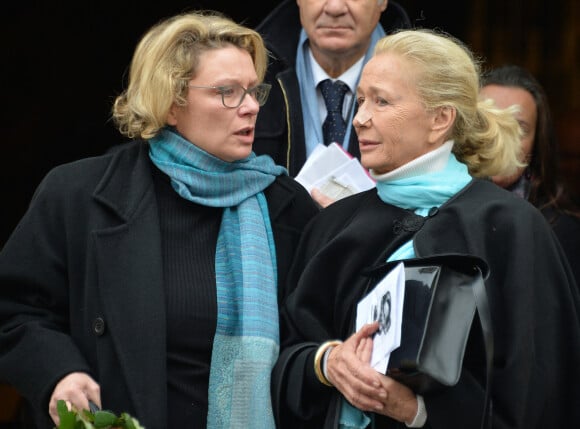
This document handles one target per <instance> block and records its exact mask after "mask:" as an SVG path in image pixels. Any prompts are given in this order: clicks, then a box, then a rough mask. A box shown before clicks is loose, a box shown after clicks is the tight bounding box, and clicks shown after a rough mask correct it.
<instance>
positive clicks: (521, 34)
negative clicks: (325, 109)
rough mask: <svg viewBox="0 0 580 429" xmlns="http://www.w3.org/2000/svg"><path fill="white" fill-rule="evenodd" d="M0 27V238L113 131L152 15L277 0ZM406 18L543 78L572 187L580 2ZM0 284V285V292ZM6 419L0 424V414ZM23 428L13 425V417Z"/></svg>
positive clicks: (254, 14) (484, 0) (579, 96)
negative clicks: (43, 183)
mask: <svg viewBox="0 0 580 429" xmlns="http://www.w3.org/2000/svg"><path fill="white" fill-rule="evenodd" d="M5 3H6V4H4V5H3V18H4V19H3V20H2V21H3V22H2V25H1V26H0V31H1V32H2V33H1V34H0V35H1V37H0V48H1V49H0V52H1V53H2V63H1V64H2V66H1V67H0V70H1V72H0V77H1V88H2V92H1V96H2V100H3V102H4V106H3V108H2V113H0V121H1V122H0V125H1V128H0V129H1V131H2V134H1V135H2V138H1V139H0V145H1V146H0V150H1V152H0V153H1V154H2V161H3V162H2V168H0V195H1V201H2V222H1V227H0V246H3V245H4V243H5V241H6V239H7V238H8V236H9V234H10V233H11V232H12V230H13V229H14V227H15V226H16V224H17V222H18V220H19V219H20V217H21V216H22V215H23V214H24V211H25V210H26V207H27V205H28V202H29V200H30V198H31V196H32V193H33V192H34V189H35V187H36V186H37V185H38V183H39V181H40V180H41V178H42V177H43V176H44V175H45V174H46V173H47V172H48V170H49V169H50V168H52V167H54V166H56V165H58V164H61V163H64V162H68V161H71V160H74V159H78V158H81V157H86V156H91V155H97V154H100V153H102V152H104V151H105V150H106V149H107V148H109V147H110V146H112V145H114V144H117V143H119V142H121V141H122V140H121V137H120V135H119V134H117V132H116V131H115V130H114V128H113V126H112V124H111V123H110V122H109V114H110V108H111V105H112V101H113V100H114V98H115V96H116V95H117V94H118V93H119V92H121V90H122V88H123V86H124V82H125V75H126V71H127V67H128V65H129V62H130V60H131V55H132V53H133V49H134V48H135V45H136V44H137V42H138V40H139V38H140V37H141V35H142V34H143V33H144V32H145V31H146V30H147V29H148V28H149V27H150V26H151V25H152V24H154V23H155V22H157V21H158V20H160V19H162V18H164V17H167V16H170V15H173V14H175V13H179V12H184V11H187V10H191V9H203V8H211V9H216V10H220V11H222V12H225V13H226V14H227V15H229V16H230V17H232V18H234V19H235V20H236V21H238V22H242V23H245V24H246V25H248V26H251V27H253V26H255V25H256V24H257V23H258V22H259V21H260V20H261V19H262V18H263V17H264V16H265V15H266V14H267V13H268V12H269V10H270V9H271V8H273V7H274V6H275V5H277V4H278V3H279V1H271V2H270V6H268V7H264V6H263V5H262V3H263V1H258V0H247V1H244V2H240V1H235V0H229V1H226V0H213V1H210V0H208V1H183V0H156V1H150V0H141V1H129V0H125V1H123V0H117V1H111V0H77V1H76V2H72V1H60V2H59V1H58V0H55V1H53V2H48V1H42V2H41V1H37V2H35V1H27V2H24V1H18V0H17V1H9V2H5ZM400 3H401V4H402V5H403V6H405V7H406V8H407V11H408V13H409V16H410V17H411V20H412V22H413V24H414V25H416V26H419V27H430V28H434V27H437V28H440V29H443V30H445V31H447V32H449V33H451V34H453V35H455V36H457V37H459V38H460V39H462V40H464V41H465V42H466V43H467V44H468V45H469V46H470V47H471V48H472V49H473V50H474V51H475V53H476V54H477V55H479V56H481V59H482V60H483V61H485V65H486V66H496V65H500V64H503V63H505V62H512V63H516V64H519V65H522V66H525V67H527V68H529V69H530V70H531V71H532V72H533V73H534V74H535V75H536V77H537V78H538V79H539V80H540V82H541V83H542V84H543V85H544V86H545V88H546V90H547V92H548V96H549V98H550V103H551V106H552V109H553V113H554V116H555V119H556V125H557V130H558V135H559V137H560V143H561V154H560V156H561V159H562V172H563V174H564V177H565V179H566V180H567V182H568V183H569V184H570V186H571V189H572V190H573V191H574V192H577V190H578V189H580V174H579V173H578V170H579V169H580V76H579V70H580V30H579V29H578V25H577V23H578V22H580V5H579V4H580V2H578V1H577V0H552V1H550V2H545V1H542V0H526V1H524V0H509V1H505V0H470V1H466V0H447V1H446V0H440V1H434V0H400ZM0 293H1V292H0ZM17 403H18V397H17V396H15V395H14V394H13V392H11V391H10V390H9V389H8V388H7V387H6V386H2V385H0V428H2V429H3V428H7V427H16V424H15V423H10V422H14V421H15V420H17V419H19V418H20V417H17V413H18V409H19V408H18V407H17V406H15V405H14V404H17ZM2 422H6V423H4V424H3V423H2ZM18 427H22V426H18Z"/></svg>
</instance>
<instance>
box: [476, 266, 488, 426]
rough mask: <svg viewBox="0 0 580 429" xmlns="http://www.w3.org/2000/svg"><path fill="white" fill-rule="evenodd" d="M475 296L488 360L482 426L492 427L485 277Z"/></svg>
mask: <svg viewBox="0 0 580 429" xmlns="http://www.w3.org/2000/svg"><path fill="white" fill-rule="evenodd" d="M478 269H479V268H478ZM472 290H473V295H474V296H475V305H476V307H477V313H478V315H479V322H480V325H481V332H482V334H483V343H484V346H485V360H486V375H485V377H486V381H485V383H486V384H485V397H484V405H483V418H482V421H481V428H482V429H486V428H491V423H492V418H491V417H492V408H493V405H492V401H491V388H492V386H491V384H492V372H493V329H492V324H491V312H490V310H489V303H488V301H487V293H486V291H485V284H484V282H483V278H481V277H480V279H479V281H477V282H475V285H474V287H473V288H472Z"/></svg>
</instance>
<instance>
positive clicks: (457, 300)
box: [365, 254, 489, 393]
mask: <svg viewBox="0 0 580 429" xmlns="http://www.w3.org/2000/svg"><path fill="white" fill-rule="evenodd" d="M399 262H401V261H392V262H388V263H384V264H381V265H379V266H376V267H373V268H370V269H368V270H366V271H365V274H366V275H367V276H369V277H370V281H369V284H370V285H372V284H375V283H376V282H377V281H378V280H379V279H380V278H382V277H384V275H386V274H387V273H388V272H389V271H390V270H391V269H392V268H394V266H395V265H396V264H398V263H399ZM402 262H403V263H404V266H405V298H404V304H403V321H402V326H401V345H400V346H399V347H398V348H397V349H395V350H394V351H393V352H392V353H391V356H390V359H389V365H388V369H387V374H388V375H389V376H391V377H393V378H395V379H396V380H398V381H400V382H402V383H404V384H406V385H408V386H409V387H411V388H412V389H413V390H414V391H416V392H418V393H424V392H426V391H428V390H431V389H433V388H434V387H437V386H440V385H447V386H452V385H454V384H456V383H457V381H458V380H459V377H460V374H461V368H462V363H463V356H464V353H465V348H466V345H467V340H468V337H469V332H470V330H471V325H472V322H473V318H474V316H475V311H476V303H475V299H474V294H473V291H472V287H473V285H474V283H475V282H483V278H484V277H486V276H487V275H488V273H489V268H488V266H487V264H486V263H485V261H484V260H482V259H481V258H477V257H474V256H471V255H460V254H446V255H439V256H434V257H428V258H414V259H408V260H404V261H402Z"/></svg>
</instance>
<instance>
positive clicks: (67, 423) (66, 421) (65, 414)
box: [56, 399, 76, 429]
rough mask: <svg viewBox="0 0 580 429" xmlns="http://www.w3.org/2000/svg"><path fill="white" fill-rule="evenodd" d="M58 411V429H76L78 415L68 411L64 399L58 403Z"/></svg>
mask: <svg viewBox="0 0 580 429" xmlns="http://www.w3.org/2000/svg"><path fill="white" fill-rule="evenodd" d="M56 410H57V413H58V418H59V419H60V423H59V425H58V429H75V422H76V413H75V412H74V411H69V410H68V408H67V407H66V402H65V401H63V400H62V399H60V400H59V401H57V403H56Z"/></svg>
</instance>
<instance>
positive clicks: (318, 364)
mask: <svg viewBox="0 0 580 429" xmlns="http://www.w3.org/2000/svg"><path fill="white" fill-rule="evenodd" d="M339 344H342V341H340V340H331V341H327V342H325V343H322V345H321V346H320V347H318V350H316V354H315V355H314V374H316V378H318V381H320V382H321V383H322V384H324V385H326V386H330V387H332V383H331V382H330V381H328V379H327V378H326V377H325V376H324V372H323V371H322V358H323V357H324V353H326V350H328V349H329V348H330V347H335V346H338V345H339Z"/></svg>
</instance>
